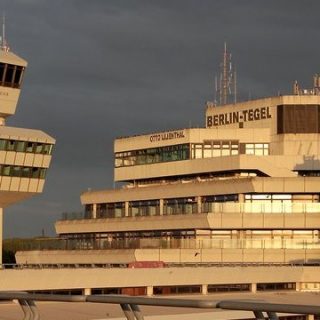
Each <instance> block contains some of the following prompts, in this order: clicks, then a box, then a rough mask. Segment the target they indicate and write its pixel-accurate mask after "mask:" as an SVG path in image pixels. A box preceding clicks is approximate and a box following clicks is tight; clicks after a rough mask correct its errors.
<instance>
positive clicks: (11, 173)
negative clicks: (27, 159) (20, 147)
mask: <svg viewBox="0 0 320 320" xmlns="http://www.w3.org/2000/svg"><path fill="white" fill-rule="evenodd" d="M0 176H7V177H19V178H35V179H44V178H45V176H46V169H45V168H35V167H21V166H8V165H0Z"/></svg>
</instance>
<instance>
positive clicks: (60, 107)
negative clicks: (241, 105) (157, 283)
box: [0, 0, 320, 237]
mask: <svg viewBox="0 0 320 320" xmlns="http://www.w3.org/2000/svg"><path fill="white" fill-rule="evenodd" d="M0 10H3V11H5V14H6V20H7V24H6V32H7V40H8V42H9V44H10V47H11V49H12V51H13V52H15V53H17V54H18V55H20V56H21V57H23V58H25V59H26V60H27V61H28V62H29V66H28V69H27V73H26V76H25V78H24V84H23V90H22V94H21V97H20V101H19V106H18V110H17V113H16V115H15V116H14V117H12V119H9V120H8V121H7V124H8V125H10V126H17V127H26V128H37V129H41V130H43V131H45V132H47V133H49V134H50V135H52V136H53V137H55V138H56V139H57V145H56V148H55V152H54V156H53V161H52V166H51V168H50V170H49V172H48V175H47V182H46V186H45V190H44V193H43V194H42V195H40V196H37V197H35V198H33V199H31V200H28V201H26V202H23V203H21V204H18V205H15V206H12V207H10V208H8V209H6V210H5V218H4V220H5V230H4V236H5V237H13V236H20V237H23V236H37V235H40V234H41V232H42V230H44V232H45V233H46V234H47V235H53V234H54V229H53V222H54V221H55V220H56V219H57V218H58V217H60V215H61V213H62V212H70V211H81V210H82V207H81V204H80V200H79V195H80V193H81V192H82V191H85V190H87V189H88V188H91V189H101V188H112V187H113V154H112V150H113V140H114V138H115V137H117V136H125V135H132V134H139V133H148V132H154V131H160V130H168V129H175V128H183V127H189V126H193V127H194V126H204V105H205V102H206V101H208V100H212V99H213V87H214V77H215V74H216V72H217V70H218V66H219V62H220V60H221V57H222V51H223V43H224V42H225V41H226V42H227V44H228V47H229V49H230V51H231V52H232V55H233V60H234V63H235V64H236V68H237V73H238V91H239V96H240V97H241V99H247V98H248V97H249V96H251V97H264V96H269V95H277V94H278V93H279V92H281V93H289V92H290V91H291V86H292V83H293V81H294V80H296V79H297V80H299V82H300V83H301V85H303V86H305V87H310V86H311V79H312V76H313V74H314V73H317V72H318V73H319V72H320V59H319V53H320V41H319V38H320V33H319V30H320V19H319V12H320V2H319V0H309V1H294V0H281V1H279V0H271V1H253V0H252V1H247V0H224V1H218V0H216V1H214V0H211V1H209V0H192V1H189V0H161V1H160V0H158V1H152V0H145V1H142V0H141V1H134V0H126V1H122V0H108V1H106V0H90V1H87V0H55V1H50V0H2V1H1V6H0Z"/></svg>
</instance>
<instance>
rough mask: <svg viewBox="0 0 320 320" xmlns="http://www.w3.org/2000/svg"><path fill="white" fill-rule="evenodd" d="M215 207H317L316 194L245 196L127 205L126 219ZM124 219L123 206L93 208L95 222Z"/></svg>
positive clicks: (89, 214) (88, 208)
mask: <svg viewBox="0 0 320 320" xmlns="http://www.w3.org/2000/svg"><path fill="white" fill-rule="evenodd" d="M219 203H225V207H224V208H223V210H225V212H270V213H271V212H301V210H306V212H315V210H318V209H317V208H319V204H320V195H319V194H245V195H244V203H242V202H241V203H239V195H238V194H229V195H212V196H202V197H200V202H199V203H198V199H197V197H184V198H173V199H163V205H162V206H161V205H160V200H159V199H153V200H143V201H129V202H128V212H127V215H128V216H129V217H135V216H155V215H160V211H161V210H162V214H163V215H175V214H194V213H198V212H203V213H209V212H216V211H217V210H222V208H221V207H219ZM93 208H94V206H93V204H88V205H86V206H85V218H87V219H90V218H92V217H93V215H94V214H93ZM125 216H126V205H125V202H115V203H99V204H97V205H96V217H97V218H121V217H125Z"/></svg>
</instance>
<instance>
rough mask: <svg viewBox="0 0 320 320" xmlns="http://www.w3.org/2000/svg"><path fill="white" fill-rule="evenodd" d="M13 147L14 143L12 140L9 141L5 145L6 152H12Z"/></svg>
mask: <svg viewBox="0 0 320 320" xmlns="http://www.w3.org/2000/svg"><path fill="white" fill-rule="evenodd" d="M15 145H16V142H15V141H14V140H9V141H8V143H7V151H14V150H15Z"/></svg>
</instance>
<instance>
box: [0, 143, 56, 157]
mask: <svg viewBox="0 0 320 320" xmlns="http://www.w3.org/2000/svg"><path fill="white" fill-rule="evenodd" d="M52 148H53V145H52V144H47V143H41V142H38V143H37V142H32V141H21V140H6V139H0V150H4V151H16V152H28V153H29V152H30V153H39V154H49V155H51V153H52Z"/></svg>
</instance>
